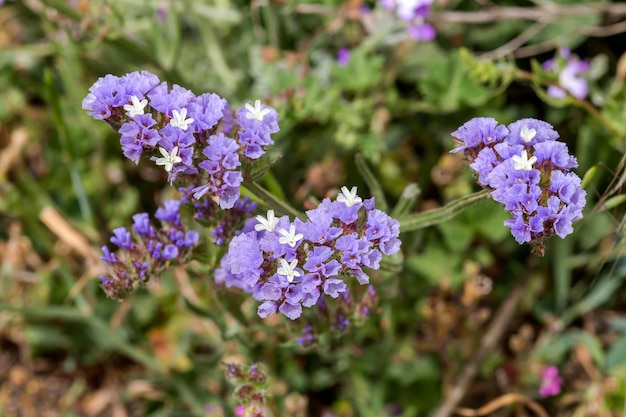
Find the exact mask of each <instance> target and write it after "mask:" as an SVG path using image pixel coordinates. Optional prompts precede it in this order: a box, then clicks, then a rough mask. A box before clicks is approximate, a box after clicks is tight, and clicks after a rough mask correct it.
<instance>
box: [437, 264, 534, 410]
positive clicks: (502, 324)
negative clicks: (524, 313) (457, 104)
mask: <svg viewBox="0 0 626 417" xmlns="http://www.w3.org/2000/svg"><path fill="white" fill-rule="evenodd" d="M524 273H525V274H524V275H523V277H522V278H521V279H520V280H519V281H518V282H517V284H516V285H515V288H513V291H512V292H511V293H510V294H509V296H508V298H507V299H506V300H505V301H504V303H503V304H502V305H501V306H500V308H499V309H498V311H497V312H496V313H495V314H494V316H493V317H494V319H493V320H492V322H491V324H490V325H489V328H488V329H487V332H486V333H485V335H484V336H483V338H482V340H481V341H480V345H479V346H478V349H476V351H475V352H474V354H473V355H472V357H471V358H470V360H469V362H468V363H467V364H466V365H465V368H463V371H462V372H461V375H460V376H459V378H458V379H457V381H456V384H454V386H453V387H452V388H451V389H450V391H449V392H448V394H447V395H446V397H445V400H444V401H443V403H442V404H441V406H440V407H439V408H438V409H437V410H436V411H435V413H434V414H433V415H432V417H449V416H450V415H451V414H452V412H453V411H454V409H455V408H456V406H457V404H458V403H459V402H460V401H461V400H462V399H463V397H464V396H465V392H466V391H467V389H468V388H469V386H470V384H471V383H472V380H473V379H474V377H475V376H476V373H477V372H478V368H480V365H481V364H482V362H483V361H484V360H485V358H486V357H487V355H489V354H490V353H491V352H492V351H493V350H494V349H495V347H496V345H497V343H498V341H499V339H500V338H501V337H502V334H503V333H504V331H505V330H506V327H507V325H508V324H509V322H510V321H511V318H512V317H513V313H514V312H515V308H516V307H517V305H518V304H519V302H520V300H521V299H522V295H523V294H524V289H525V287H526V281H527V277H528V271H524Z"/></svg>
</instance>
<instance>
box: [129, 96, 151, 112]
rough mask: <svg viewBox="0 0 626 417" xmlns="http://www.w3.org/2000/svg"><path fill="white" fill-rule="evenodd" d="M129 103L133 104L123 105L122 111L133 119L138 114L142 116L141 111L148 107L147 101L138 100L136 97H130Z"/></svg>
mask: <svg viewBox="0 0 626 417" xmlns="http://www.w3.org/2000/svg"><path fill="white" fill-rule="evenodd" d="M130 101H132V103H133V104H124V110H126V111H127V112H128V115H129V116H130V117H135V116H137V115H138V114H144V113H143V109H144V108H145V107H146V106H147V105H148V100H146V99H145V98H144V99H143V100H139V97H137V96H130Z"/></svg>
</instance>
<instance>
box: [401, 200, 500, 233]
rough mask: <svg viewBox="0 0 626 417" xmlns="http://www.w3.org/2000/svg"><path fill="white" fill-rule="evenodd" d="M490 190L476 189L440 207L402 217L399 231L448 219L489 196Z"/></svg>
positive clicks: (421, 227) (419, 227)
mask: <svg viewBox="0 0 626 417" xmlns="http://www.w3.org/2000/svg"><path fill="white" fill-rule="evenodd" d="M490 192H491V190H482V191H478V192H476V193H473V194H470V195H468V196H465V197H461V198H459V199H457V200H454V201H452V202H450V203H448V204H446V205H445V206H443V207H441V208H438V209H435V210H429V211H424V212H421V213H417V214H412V215H410V216H406V217H403V218H401V219H399V221H400V232H410V231H412V230H418V229H423V228H425V227H428V226H432V225H434V224H439V223H442V222H444V221H446V220H449V219H451V218H452V217H454V216H456V215H457V214H458V213H460V212H461V211H463V210H465V209H466V208H467V207H469V206H471V205H472V204H474V203H477V202H479V201H481V200H484V199H485V198H487V197H489V193H490Z"/></svg>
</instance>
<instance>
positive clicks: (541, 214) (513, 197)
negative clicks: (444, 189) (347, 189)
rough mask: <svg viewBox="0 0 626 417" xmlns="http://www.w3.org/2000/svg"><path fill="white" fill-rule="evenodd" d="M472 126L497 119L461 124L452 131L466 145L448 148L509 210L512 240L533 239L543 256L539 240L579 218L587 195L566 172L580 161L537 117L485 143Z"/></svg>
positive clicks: (562, 234)
mask: <svg viewBox="0 0 626 417" xmlns="http://www.w3.org/2000/svg"><path fill="white" fill-rule="evenodd" d="M476 125H478V126H479V127H483V128H485V126H486V127H487V128H486V130H490V129H494V128H495V127H496V126H497V122H496V121H495V120H493V119H485V118H482V119H481V118H478V119H472V120H470V121H469V122H467V123H465V124H464V125H463V126H461V128H459V130H458V131H457V132H455V134H456V138H457V140H458V139H461V140H463V141H464V143H465V144H464V146H461V147H457V148H455V149H453V150H452V151H451V152H456V151H458V150H460V149H465V154H466V156H468V159H469V162H470V167H471V168H472V170H473V171H474V172H475V173H476V174H477V176H478V183H479V184H480V185H482V186H483V187H486V188H488V189H490V190H491V197H492V198H493V199H494V200H495V201H497V202H499V203H501V204H502V205H503V206H504V209H505V210H507V211H508V212H509V213H510V214H511V216H512V218H511V219H509V220H506V221H505V222H504V225H505V226H507V227H509V228H510V229H511V234H512V235H513V237H514V238H515V240H516V241H517V242H518V243H520V244H522V243H528V242H532V243H537V244H538V245H539V246H537V248H539V250H537V251H536V252H535V253H538V254H541V253H542V250H541V248H542V247H543V246H542V245H541V241H542V239H544V238H546V237H549V236H552V235H557V236H559V237H561V238H564V237H565V236H566V235H568V234H570V233H572V231H573V227H572V223H573V222H574V221H576V220H579V219H580V218H582V209H583V208H584V205H585V196H586V193H585V191H584V190H582V189H581V188H580V186H581V180H580V178H579V177H578V176H577V175H576V174H573V173H569V172H567V171H568V170H569V169H571V168H575V167H576V166H577V165H578V164H577V162H576V158H574V157H573V156H571V155H570V154H569V152H568V150H567V145H565V143H563V142H558V141H557V139H558V137H559V134H558V133H557V132H556V131H555V130H554V128H553V127H552V126H551V125H550V124H549V123H546V122H544V121H541V120H537V119H521V120H518V121H516V122H514V123H511V124H510V125H509V126H508V133H506V134H505V135H504V141H487V142H488V143H485V141H484V140H483V139H482V138H483V137H484V135H483V136H481V135H478V134H472V132H474V131H479V130H480V129H475V126H476ZM495 129H497V128H495ZM504 131H505V132H506V128H504ZM455 134H453V135H455ZM500 139H502V138H500ZM468 141H469V143H468ZM492 142H493V143H492ZM458 144H459V143H458V142H457V145H458ZM474 148H480V150H479V152H478V153H476V151H475V149H474ZM472 157H474V158H473V159H472ZM383 247H384V246H383V245H382V244H381V250H383ZM383 253H385V252H384V251H383Z"/></svg>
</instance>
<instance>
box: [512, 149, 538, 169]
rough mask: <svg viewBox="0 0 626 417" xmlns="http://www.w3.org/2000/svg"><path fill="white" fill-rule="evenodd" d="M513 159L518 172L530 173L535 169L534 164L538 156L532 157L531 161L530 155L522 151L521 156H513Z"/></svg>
mask: <svg viewBox="0 0 626 417" xmlns="http://www.w3.org/2000/svg"><path fill="white" fill-rule="evenodd" d="M512 159H513V163H514V164H515V165H514V168H515V169H517V170H518V171H519V170H523V171H530V170H531V169H533V164H534V163H535V162H537V157H536V156H532V157H530V159H528V153H527V152H526V149H524V150H523V151H522V154H521V155H520V156H517V155H513V158H512Z"/></svg>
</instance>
